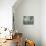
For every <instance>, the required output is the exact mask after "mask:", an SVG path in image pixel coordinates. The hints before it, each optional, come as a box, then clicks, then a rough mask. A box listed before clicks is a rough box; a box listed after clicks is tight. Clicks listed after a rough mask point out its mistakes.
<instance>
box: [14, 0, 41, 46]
mask: <svg viewBox="0 0 46 46" xmlns="http://www.w3.org/2000/svg"><path fill="white" fill-rule="evenodd" d="M13 10H14V11H13V12H14V18H15V29H16V30H18V32H22V33H23V37H24V38H26V37H27V38H28V39H32V40H34V41H35V43H36V46H41V45H40V44H41V34H40V32H41V29H40V28H41V25H40V16H41V0H23V2H22V3H21V4H20V5H18V6H17V7H15V8H14V9H13ZM23 16H34V25H24V24H23Z"/></svg>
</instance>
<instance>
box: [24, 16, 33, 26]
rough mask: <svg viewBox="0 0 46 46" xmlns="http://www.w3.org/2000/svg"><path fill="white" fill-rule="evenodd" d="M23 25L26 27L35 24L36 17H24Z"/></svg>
mask: <svg viewBox="0 0 46 46" xmlns="http://www.w3.org/2000/svg"><path fill="white" fill-rule="evenodd" d="M23 24H24V25H33V24H34V16H23Z"/></svg>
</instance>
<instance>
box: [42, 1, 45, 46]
mask: <svg viewBox="0 0 46 46" xmlns="http://www.w3.org/2000/svg"><path fill="white" fill-rule="evenodd" d="M41 40H42V46H46V0H42V1H41Z"/></svg>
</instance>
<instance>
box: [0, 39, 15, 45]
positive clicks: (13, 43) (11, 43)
mask: <svg viewBox="0 0 46 46" xmlns="http://www.w3.org/2000/svg"><path fill="white" fill-rule="evenodd" d="M0 46H16V43H15V39H13V40H6V42H4V43H2V44H1V45H0Z"/></svg>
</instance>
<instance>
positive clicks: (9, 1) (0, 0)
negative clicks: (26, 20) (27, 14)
mask: <svg viewBox="0 0 46 46" xmlns="http://www.w3.org/2000/svg"><path fill="white" fill-rule="evenodd" d="M15 2H16V0H0V27H7V28H9V29H12V6H13V4H14V3H15Z"/></svg>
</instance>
